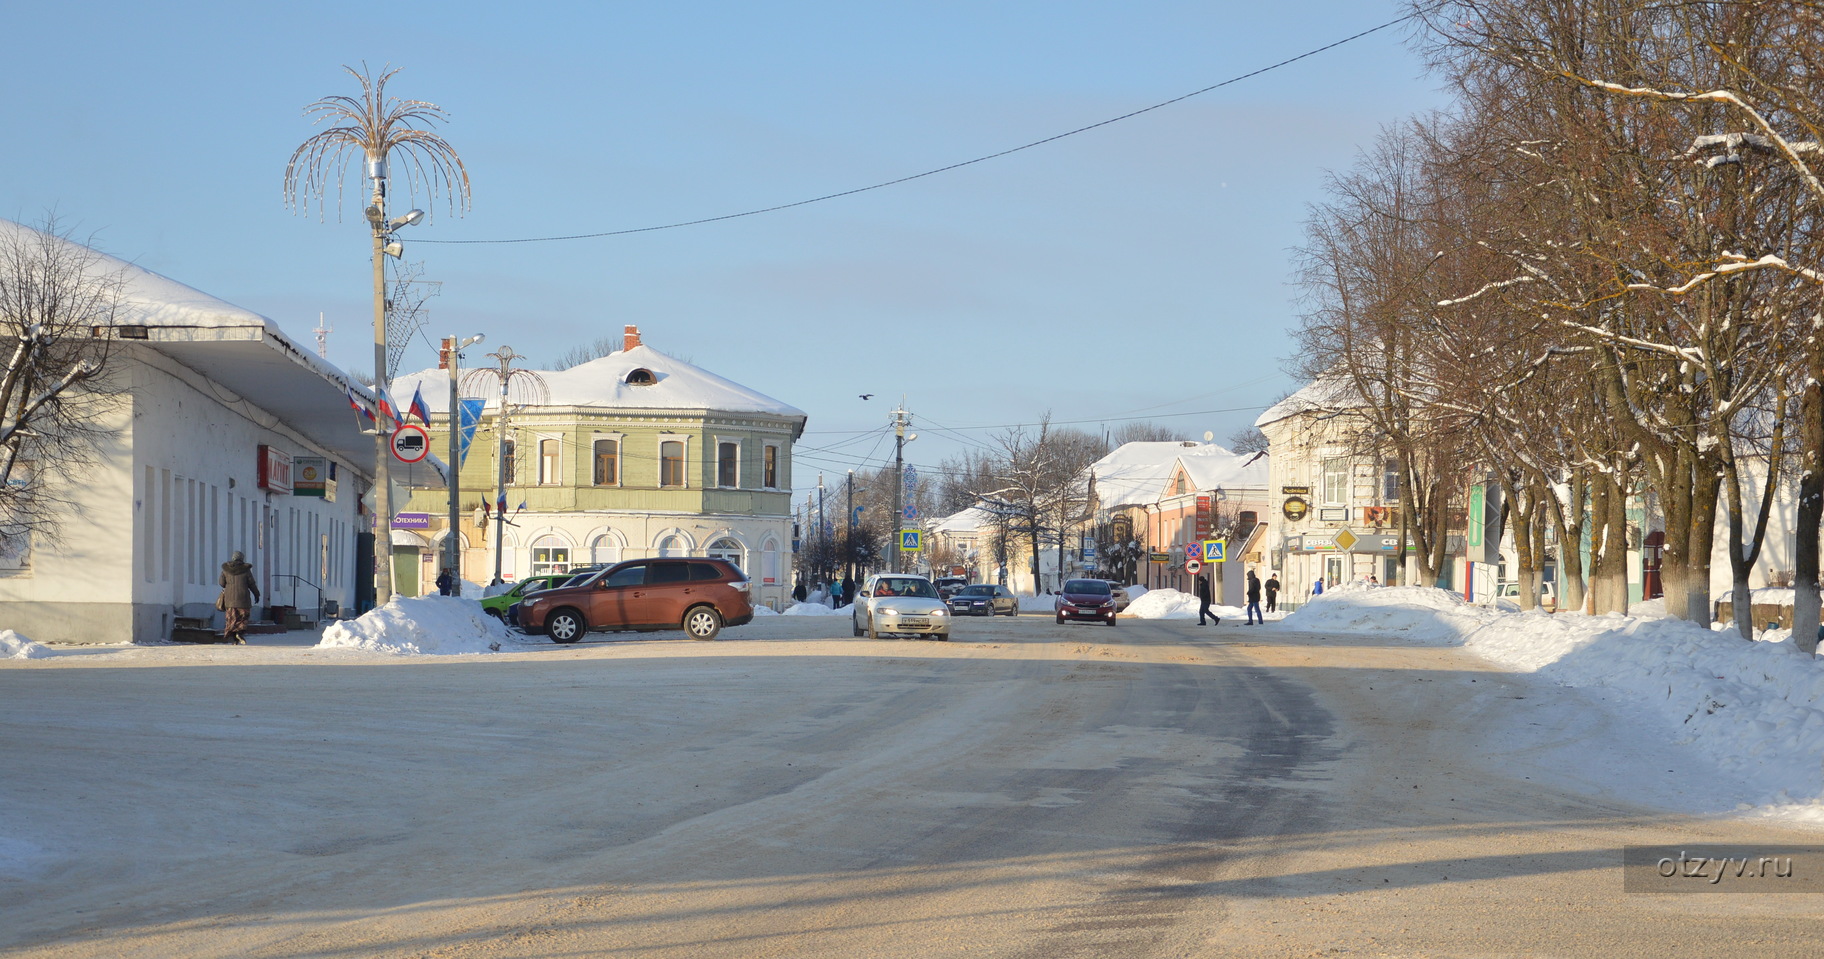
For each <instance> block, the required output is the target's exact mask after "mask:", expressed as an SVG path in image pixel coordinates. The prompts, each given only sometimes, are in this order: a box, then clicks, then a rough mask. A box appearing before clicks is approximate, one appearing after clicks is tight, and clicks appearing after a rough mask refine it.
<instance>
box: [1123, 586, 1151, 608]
mask: <svg viewBox="0 0 1824 959" xmlns="http://www.w3.org/2000/svg"><path fill="white" fill-rule="evenodd" d="M1121 588H1122V589H1125V590H1127V602H1128V605H1129V606H1130V607H1131V606H1132V605H1133V602H1134V600H1136V599H1139V598H1140V597H1142V596H1145V595H1146V594H1147V593H1150V592H1152V590H1150V589H1147V588H1146V587H1145V586H1141V585H1139V584H1137V583H1136V584H1135V585H1133V586H1123V587H1121Z"/></svg>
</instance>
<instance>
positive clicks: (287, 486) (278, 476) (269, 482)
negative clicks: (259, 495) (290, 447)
mask: <svg viewBox="0 0 1824 959" xmlns="http://www.w3.org/2000/svg"><path fill="white" fill-rule="evenodd" d="M259 454H260V466H259V474H258V475H259V486H260V489H263V490H268V491H270V492H273V493H289V492H291V454H290V453H287V452H285V451H284V450H281V449H275V448H274V447H271V446H267V445H266V444H264V443H261V444H260V448H259Z"/></svg>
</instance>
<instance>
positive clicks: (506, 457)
mask: <svg viewBox="0 0 1824 959" xmlns="http://www.w3.org/2000/svg"><path fill="white" fill-rule="evenodd" d="M518 445H519V444H517V443H515V442H513V441H512V440H505V441H503V442H502V443H501V444H500V472H501V475H502V476H505V477H506V478H507V482H508V483H509V484H510V483H512V482H513V467H514V466H515V465H516V464H515V463H514V462H513V451H514V447H516V446H518Z"/></svg>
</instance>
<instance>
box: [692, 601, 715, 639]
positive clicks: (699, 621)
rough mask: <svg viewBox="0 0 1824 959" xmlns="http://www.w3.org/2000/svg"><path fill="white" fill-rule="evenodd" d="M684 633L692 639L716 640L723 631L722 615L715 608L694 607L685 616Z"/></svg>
mask: <svg viewBox="0 0 1824 959" xmlns="http://www.w3.org/2000/svg"><path fill="white" fill-rule="evenodd" d="M684 631H685V632H686V633H689V634H690V638H691V639H715V638H716V634H717V633H720V632H721V631H722V614H721V613H718V612H716V608H715V607H714V606H692V607H691V608H690V610H689V611H688V612H686V613H685V614H684Z"/></svg>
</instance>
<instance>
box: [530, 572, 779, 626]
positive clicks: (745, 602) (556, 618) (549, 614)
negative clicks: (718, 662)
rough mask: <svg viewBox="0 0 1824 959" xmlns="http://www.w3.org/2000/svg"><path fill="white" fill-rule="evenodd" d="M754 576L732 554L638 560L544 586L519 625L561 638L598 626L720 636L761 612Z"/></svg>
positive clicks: (533, 594)
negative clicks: (751, 586)
mask: <svg viewBox="0 0 1824 959" xmlns="http://www.w3.org/2000/svg"><path fill="white" fill-rule="evenodd" d="M747 590H748V583H747V577H746V576H745V575H743V574H742V572H741V571H740V570H738V569H736V568H735V567H734V565H733V564H731V563H729V562H727V561H726V560H720V559H707V558H702V557H689V558H682V559H635V560H628V561H627V562H625V563H620V564H617V565H615V566H611V567H609V568H608V569H607V570H605V571H603V572H601V573H599V574H597V575H595V576H591V577H589V578H588V579H586V580H584V581H583V582H581V583H579V584H577V585H574V586H560V587H558V588H557V589H541V590H539V591H538V592H536V593H529V594H527V595H526V598H525V599H523V600H521V601H520V604H519V624H520V626H521V627H522V628H524V629H525V630H526V631H527V632H530V633H540V632H542V633H544V634H545V635H547V636H549V637H551V641H552V642H554V643H574V642H576V641H577V640H579V639H582V638H583V634H584V633H586V632H589V631H590V630H615V631H620V630H628V629H637V630H648V629H682V630H684V632H686V633H689V634H690V638H692V639H715V638H716V634H717V633H719V632H721V631H722V627H723V626H740V625H742V624H743V623H747V622H750V621H752V620H753V618H754V606H753V602H752V601H751V600H750V599H749V598H748V593H747Z"/></svg>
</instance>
